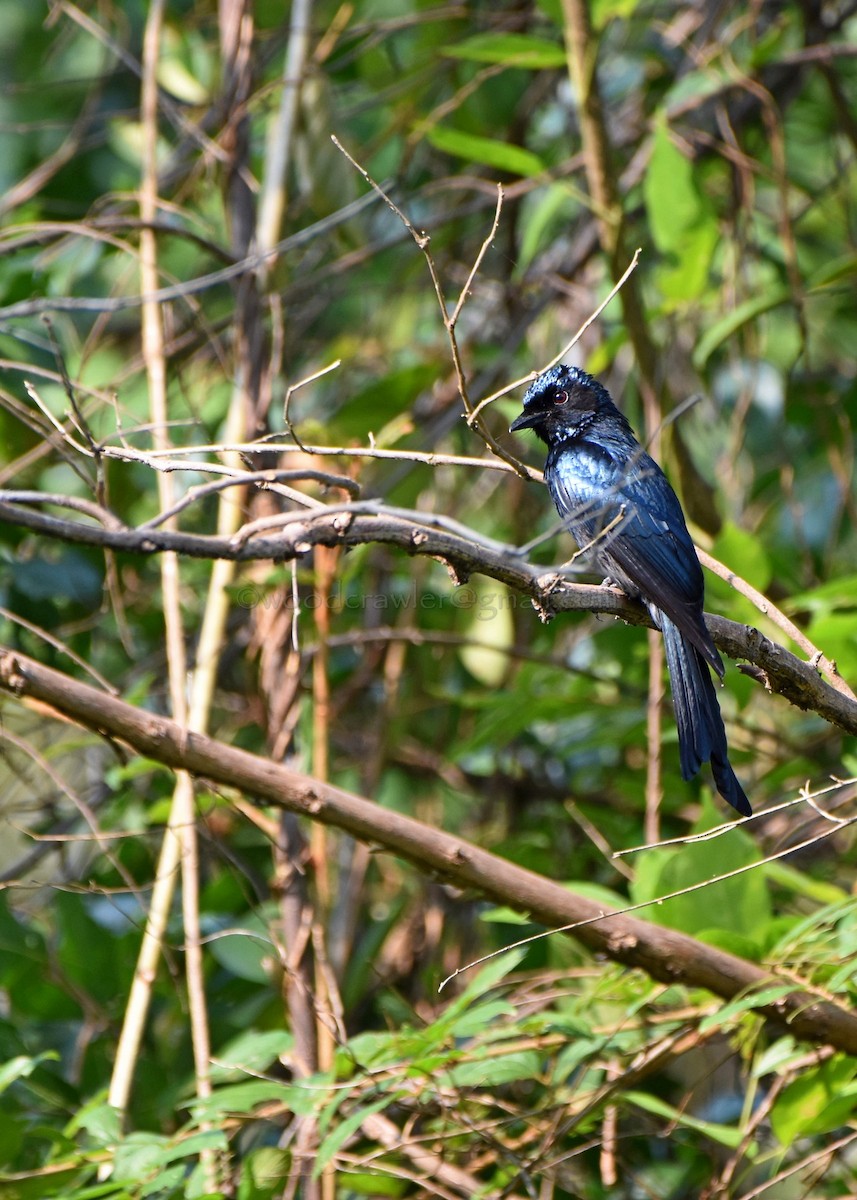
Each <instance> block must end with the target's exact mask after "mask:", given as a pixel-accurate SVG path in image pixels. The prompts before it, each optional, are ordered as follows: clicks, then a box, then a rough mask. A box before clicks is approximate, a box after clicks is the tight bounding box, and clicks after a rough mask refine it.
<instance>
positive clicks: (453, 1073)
mask: <svg viewBox="0 0 857 1200" xmlns="http://www.w3.org/2000/svg"><path fill="white" fill-rule="evenodd" d="M468 1057H469V1056H468ZM541 1069H542V1056H541V1055H540V1054H538V1053H537V1052H536V1051H535V1050H519V1051H516V1052H514V1053H511V1054H500V1055H498V1054H496V1053H493V1052H490V1053H489V1049H488V1047H485V1049H484V1051H483V1053H482V1054H481V1056H480V1057H478V1058H475V1059H469V1061H467V1062H462V1063H458V1064H456V1065H455V1066H453V1067H450V1069H449V1070H448V1071H445V1072H444V1079H445V1080H448V1081H449V1082H450V1083H451V1084H452V1085H453V1086H454V1087H502V1086H503V1085H504V1084H508V1083H517V1082H518V1081H519V1080H522V1079H523V1080H527V1082H532V1081H534V1080H536V1079H538V1078H539V1077H540V1075H541Z"/></svg>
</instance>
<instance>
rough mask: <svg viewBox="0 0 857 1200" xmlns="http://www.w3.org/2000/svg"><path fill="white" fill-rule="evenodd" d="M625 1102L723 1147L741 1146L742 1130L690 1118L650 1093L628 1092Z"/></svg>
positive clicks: (732, 1148)
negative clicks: (703, 1136) (693, 1131)
mask: <svg viewBox="0 0 857 1200" xmlns="http://www.w3.org/2000/svg"><path fill="white" fill-rule="evenodd" d="M625 1100H627V1101H628V1103H630V1104H636V1105H637V1107H638V1108H642V1109H643V1110H644V1111H645V1112H650V1113H654V1114H655V1115H656V1116H659V1117H666V1118H667V1120H668V1121H672V1122H674V1123H675V1124H676V1125H681V1126H683V1127H684V1128H685V1129H694V1130H696V1132H697V1133H704V1134H705V1136H706V1137H709V1138H711V1140H712V1141H714V1142H719V1144H720V1145H721V1146H728V1147H729V1149H730V1150H734V1149H736V1148H737V1147H738V1146H740V1144H741V1140H742V1138H743V1134H742V1132H741V1130H740V1129H733V1128H732V1127H731V1126H730V1125H718V1124H716V1123H715V1122H714V1121H701V1120H699V1119H698V1118H696V1117H692V1116H690V1114H689V1113H686V1112H682V1111H681V1110H680V1109H678V1108H673V1106H672V1105H671V1104H665V1103H664V1101H663V1100H659V1099H658V1098H657V1097H656V1096H650V1095H649V1093H648V1092H635V1091H630V1092H626V1093H625Z"/></svg>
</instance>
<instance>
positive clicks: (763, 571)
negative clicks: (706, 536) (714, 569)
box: [711, 521, 771, 592]
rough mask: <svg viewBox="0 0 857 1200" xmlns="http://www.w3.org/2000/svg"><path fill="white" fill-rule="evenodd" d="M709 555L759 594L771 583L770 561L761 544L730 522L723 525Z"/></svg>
mask: <svg viewBox="0 0 857 1200" xmlns="http://www.w3.org/2000/svg"><path fill="white" fill-rule="evenodd" d="M711 553H712V555H713V556H714V557H715V558H717V559H719V560H720V561H721V562H722V563H723V564H724V565H725V566H727V567H728V568H729V569H730V571H734V573H735V574H736V575H740V576H741V578H742V579H746V580H747V582H748V583H749V584H750V585H751V586H752V587H754V588H757V589H758V590H759V591H760V592H764V590H765V588H766V587H767V586H768V584H769V583H770V582H771V561H770V559H769V558H768V555H767V552H766V551H765V547H764V545H763V543H762V542H761V540H760V539H759V538H757V537H755V535H754V534H752V533H749V532H748V531H747V530H746V529H741V528H740V527H739V526H738V525H735V524H734V523H733V522H732V521H726V522H725V523H724V524H723V527H722V528H721V530H720V533H719V534H718V535H717V539H716V541H715V543H714V545H713V546H712V548H711Z"/></svg>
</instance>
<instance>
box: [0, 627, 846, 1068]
mask: <svg viewBox="0 0 857 1200" xmlns="http://www.w3.org/2000/svg"><path fill="white" fill-rule="evenodd" d="M0 688H2V689H3V690H5V691H7V692H10V693H11V694H13V695H15V696H19V697H26V698H28V699H32V700H39V701H41V702H42V703H44V704H49V705H51V706H52V707H53V708H55V709H56V710H57V711H58V712H60V713H62V714H63V715H64V716H66V717H68V718H69V719H70V720H73V721H75V722H76V723H78V724H80V725H82V726H84V727H86V728H88V729H92V730H94V731H96V732H99V733H105V734H109V735H110V736H111V737H112V738H115V739H118V740H119V741H122V742H124V743H126V744H127V745H129V746H131V747H133V749H134V750H136V751H137V752H138V753H140V754H144V755H146V756H147V757H148V758H151V759H154V760H155V761H156V762H160V763H163V764H164V765H166V766H169V767H172V768H174V769H176V770H183V771H189V772H191V773H193V774H194V775H197V776H201V777H203V778H206V779H210V780H212V781H214V782H215V783H218V784H220V785H221V786H224V787H231V788H237V789H239V790H240V791H243V792H249V793H251V794H253V795H255V796H258V797H260V798H261V799H263V800H264V801H266V802H267V803H269V804H272V805H275V806H278V807H280V808H284V809H286V810H287V811H289V812H293V813H298V814H300V815H302V816H305V817H309V818H310V819H311V820H313V821H320V822H322V823H324V824H326V825H332V826H335V827H337V828H339V829H343V830H345V831H346V832H348V833H350V834H352V835H353V836H354V837H356V838H358V839H359V840H360V841H363V842H368V843H371V844H374V845H379V846H382V847H383V848H384V849H385V850H387V851H389V852H390V853H392V854H396V855H400V856H401V857H402V858H405V859H407V860H408V861H409V862H411V863H413V864H415V865H416V866H417V867H418V868H419V869H420V870H422V871H425V872H427V873H429V874H432V875H436V876H439V877H440V878H442V879H447V880H449V881H450V882H453V883H454V884H455V885H456V886H457V887H459V888H466V889H475V890H476V891H478V892H480V893H481V894H482V895H485V896H487V897H489V898H490V899H491V900H493V901H495V902H497V903H501V904H507V905H509V906H511V907H512V908H514V909H516V910H517V911H518V912H525V913H529V914H531V915H532V917H533V918H535V919H536V920H538V921H540V922H541V923H542V924H544V925H547V926H548V927H563V928H566V929H567V928H569V927H573V933H574V936H575V937H576V938H577V939H578V940H579V941H581V942H583V943H584V944H585V945H586V946H588V947H589V948H590V949H591V950H593V951H595V952H597V953H601V954H605V955H607V957H609V958H611V959H614V960H615V961H616V962H620V963H623V964H624V965H626V966H629V967H639V968H640V969H641V970H643V971H645V972H646V973H647V974H649V975H650V976H651V977H652V978H654V979H658V980H661V981H663V982H666V983H676V984H684V985H687V986H690V987H703V988H706V989H707V990H708V991H711V992H713V993H714V994H715V995H718V996H722V997H724V999H731V998H732V997H734V996H737V995H739V994H746V993H752V992H753V991H756V990H758V989H761V988H763V987H765V986H767V985H769V984H770V983H771V982H772V980H779V979H780V977H778V976H777V975H776V974H774V973H773V972H771V971H768V970H766V969H764V968H763V967H760V966H757V965H756V964H755V963H751V962H747V961H745V960H744V959H741V958H738V957H736V956H735V955H733V954H727V953H726V952H725V951H723V950H719V949H717V948H716V947H714V946H707V945H705V944H704V943H703V942H699V941H697V940H696V939H695V938H692V937H689V936H688V935H687V934H682V933H677V932H675V931H674V930H670V929H665V928H662V927H660V926H656V925H650V924H649V923H648V922H646V921H642V920H640V919H639V918H636V917H632V916H630V915H627V914H623V913H619V912H616V911H615V910H611V909H608V908H606V907H605V906H603V905H600V904H597V903H595V902H594V901H592V900H589V899H586V898H584V897H582V896H577V895H575V894H574V893H573V892H569V891H567V890H566V889H565V888H564V887H563V886H561V885H560V884H557V883H553V882H552V881H551V880H548V879H544V878H543V877H542V876H540V875H537V874H535V873H534V872H532V871H527V870H525V869H524V868H523V867H519V866H516V865H515V864H513V863H510V862H506V861H505V860H504V859H502V858H498V857H497V856H495V855H493V854H490V853H489V852H488V851H487V850H481V849H480V848H479V847H477V846H473V845H471V844H470V843H469V842H466V841H464V840H463V839H461V838H458V837H454V836H452V835H450V834H447V833H444V832H443V831H442V830H440V829H434V828H432V827H431V826H429V825H425V824H423V823H422V822H421V821H417V820H415V819H414V818H413V817H406V816H403V815H402V814H401V813H398V812H395V811H393V810H390V809H386V808H382V807H381V806H380V805H378V804H375V803H373V802H372V801H371V800H367V799H365V798H364V797H361V796H355V795H353V794H352V793H350V792H346V791H343V790H342V789H341V788H337V787H333V786H331V785H330V784H327V783H323V782H322V781H321V780H318V779H314V778H312V777H311V776H308V775H303V774H301V773H299V772H298V771H293V770H290V769H289V768H288V767H284V766H282V765H280V764H279V763H275V762H272V761H270V760H269V759H265V758H260V757H257V756H256V755H253V754H249V753H248V752H247V751H245V750H239V749H236V748H235V747H234V746H229V745H225V744H224V743H222V742H218V741H216V740H215V739H214V738H209V737H206V736H205V735H204V734H201V733H195V732H193V731H189V730H187V729H185V728H182V727H181V726H180V725H178V724H177V723H176V722H174V721H170V720H168V719H167V718H166V717H160V716H156V715H155V714H153V713H150V712H145V711H143V710H141V709H137V708H135V707H134V706H133V705H130V704H126V703H125V702H124V701H123V700H118V699H116V698H115V697H113V696H108V695H105V694H104V693H103V692H100V691H98V690H97V689H96V688H93V687H90V686H89V685H87V684H83V683H79V682H78V681H77V680H75V679H71V678H70V677H69V676H67V675H63V674H61V673H60V672H59V671H54V670H51V669H50V668H49V667H44V666H42V665H41V664H40V663H37V662H35V661H34V660H32V659H29V658H26V657H24V656H23V655H19V654H16V653H14V652H13V651H9V650H0ZM760 1011H762V1012H764V1013H765V1014H766V1015H767V1016H768V1017H770V1018H772V1019H774V1020H777V1021H778V1022H785V1023H786V1024H787V1025H788V1027H789V1029H790V1030H791V1032H792V1033H794V1035H795V1036H796V1037H799V1038H802V1039H805V1040H806V1041H810V1042H813V1043H816V1044H829V1045H832V1046H835V1047H836V1048H837V1049H839V1050H841V1051H843V1052H845V1053H846V1054H857V1016H855V1015H854V1014H853V1013H851V1012H848V1011H846V1010H845V1009H843V1008H841V1007H839V1005H837V1004H834V1003H831V1002H830V1001H827V1000H821V999H819V998H818V997H816V996H814V995H812V994H811V993H809V992H808V991H801V990H799V989H795V991H794V992H792V993H790V994H789V995H787V996H785V997H782V998H781V999H779V1000H776V1001H774V1002H773V1003H772V1004H768V1005H763V1006H760Z"/></svg>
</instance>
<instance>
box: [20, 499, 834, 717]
mask: <svg viewBox="0 0 857 1200" xmlns="http://www.w3.org/2000/svg"><path fill="white" fill-rule="evenodd" d="M20 495H21V494H19V493H15V492H9V491H0V521H7V522H8V523H9V524H10V525H17V526H19V527H22V528H26V529H30V530H33V531H34V532H38V533H43V534H46V535H47V536H48V537H53V538H57V539H59V540H61V541H66V542H74V543H77V544H79V545H86V546H99V547H102V548H108V549H112V550H123V551H126V552H129V553H134V554H158V553H163V552H165V551H174V552H176V553H179V554H187V555H189V556H190V557H192V558H223V559H229V560H233V561H236V562H251V561H255V560H257V559H271V560H272V561H274V562H288V561H291V560H292V559H295V558H299V557H300V556H301V555H303V554H306V553H307V552H308V551H309V550H311V549H312V547H313V546H360V545H366V544H367V543H370V542H379V543H383V544H386V545H391V546H397V547H398V548H399V549H401V550H404V551H406V552H407V553H408V554H423V555H428V556H429V557H431V558H436V559H439V560H440V561H441V562H443V563H444V564H445V565H446V566H447V568H448V570H449V572H450V575H451V576H452V578H453V581H454V582H455V583H456V584H461V583H466V581H467V579H468V578H469V576H470V575H472V574H481V575H486V576H488V577H489V578H490V579H495V580H497V582H498V583H503V584H505V585H506V586H507V587H509V588H511V589H512V590H513V591H515V592H517V593H519V594H521V595H523V596H527V597H529V599H530V601H531V602H532V604H533V607H534V608H535V609H536V610H537V611H538V613H539V615H540V617H541V619H542V620H544V621H547V620H550V618H551V617H553V616H555V615H556V614H557V613H560V612H567V611H572V612H591V613H599V614H603V615H607V616H614V617H619V618H621V619H622V620H623V621H626V622H627V623H628V624H629V625H642V626H644V627H646V628H651V625H652V622H651V618H650V617H649V615H648V613H647V612H646V610H645V609H644V608H643V606H642V605H641V604H638V603H637V602H636V601H635V600H630V599H629V598H628V597H627V596H625V595H624V593H622V592H621V591H619V590H618V589H616V588H610V587H596V586H593V585H590V584H577V583H569V582H567V581H566V580H565V579H563V578H562V577H561V576H560V575H558V574H557V573H556V572H555V571H553V570H551V569H550V568H545V567H542V566H539V565H537V564H536V563H532V562H530V561H528V560H527V559H526V558H524V557H523V556H522V555H521V554H519V553H517V552H516V550H515V549H514V548H513V547H511V546H507V545H504V544H503V543H501V542H495V541H491V540H488V539H485V538H482V537H481V536H480V535H479V534H477V533H476V532H475V531H470V530H468V529H467V528H466V526H463V525H460V524H458V523H457V522H454V521H450V520H449V519H447V518H444V517H438V516H432V515H431V514H427V513H417V512H410V511H409V510H407V509H391V508H384V507H381V506H379V505H378V504H375V503H373V502H371V501H369V502H365V503H357V504H343V505H340V506H333V505H330V506H327V507H324V508H320V509H314V510H312V511H311V512H308V513H306V512H295V513H287V514H284V515H283V516H282V517H281V518H278V519H279V520H281V521H282V522H285V523H283V524H281V525H280V526H279V527H278V528H275V529H273V530H266V531H264V532H263V533H262V534H260V535H259V536H252V537H250V536H245V535H246V533H247V530H246V528H245V530H243V531H239V533H238V534H237V535H235V536H234V537H219V536H217V535H211V534H192V533H184V532H179V531H173V530H169V529H152V528H146V529H132V528H128V527H125V526H120V527H118V528H117V527H116V526H115V525H112V524H111V525H110V527H102V526H98V525H85V524H83V522H81V521H70V520H65V519H62V518H60V517H55V516H52V515H51V514H49V513H42V512H39V511H37V510H35V509H33V508H32V507H30V506H29V504H30V503H31V502H30V501H28V503H27V504H26V505H25V504H23V503H15V500H20ZM23 495H25V496H31V495H32V493H23ZM260 599H261V596H260ZM705 619H706V623H707V625H708V628H709V629H710V631H711V634H712V636H713V637H714V640H715V642H716V643H717V646H718V648H719V649H720V650H722V651H723V653H724V654H726V655H727V656H728V657H729V658H732V659H743V660H745V662H746V663H747V664H749V666H747V667H744V668H742V669H744V670H745V671H746V673H747V674H749V675H751V677H752V678H754V679H756V680H757V681H758V682H760V683H762V684H763V685H764V686H765V687H766V688H767V689H768V690H769V691H771V692H774V693H776V694H777V695H780V696H783V697H784V698H785V699H786V700H788V701H789V703H790V704H793V705H795V707H796V708H800V709H803V710H806V711H812V712H815V713H817V714H818V716H820V717H823V718H824V720H826V721H829V722H830V723H831V724H832V725H836V726H838V727H839V728H840V729H844V730H845V731H846V732H848V733H857V703H855V701H854V700H852V699H850V698H849V697H848V696H847V695H845V694H844V693H843V692H840V691H838V690H837V689H836V688H835V687H832V686H831V685H830V684H829V683H827V682H825V680H823V679H822V678H821V677H820V676H819V674H818V670H817V668H816V665H815V663H814V662H806V661H804V660H803V659H800V658H798V657H797V656H796V655H794V654H792V653H791V652H790V651H788V650H786V649H785V647H784V646H781V645H779V643H777V642H772V641H770V639H768V638H767V637H765V635H764V634H763V633H761V632H760V631H759V630H758V629H756V628H755V627H754V626H752V625H741V624H739V623H738V622H736V621H730V620H728V619H727V618H725V617H719V616H714V615H712V614H710V613H709V614H706V618H705Z"/></svg>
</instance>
